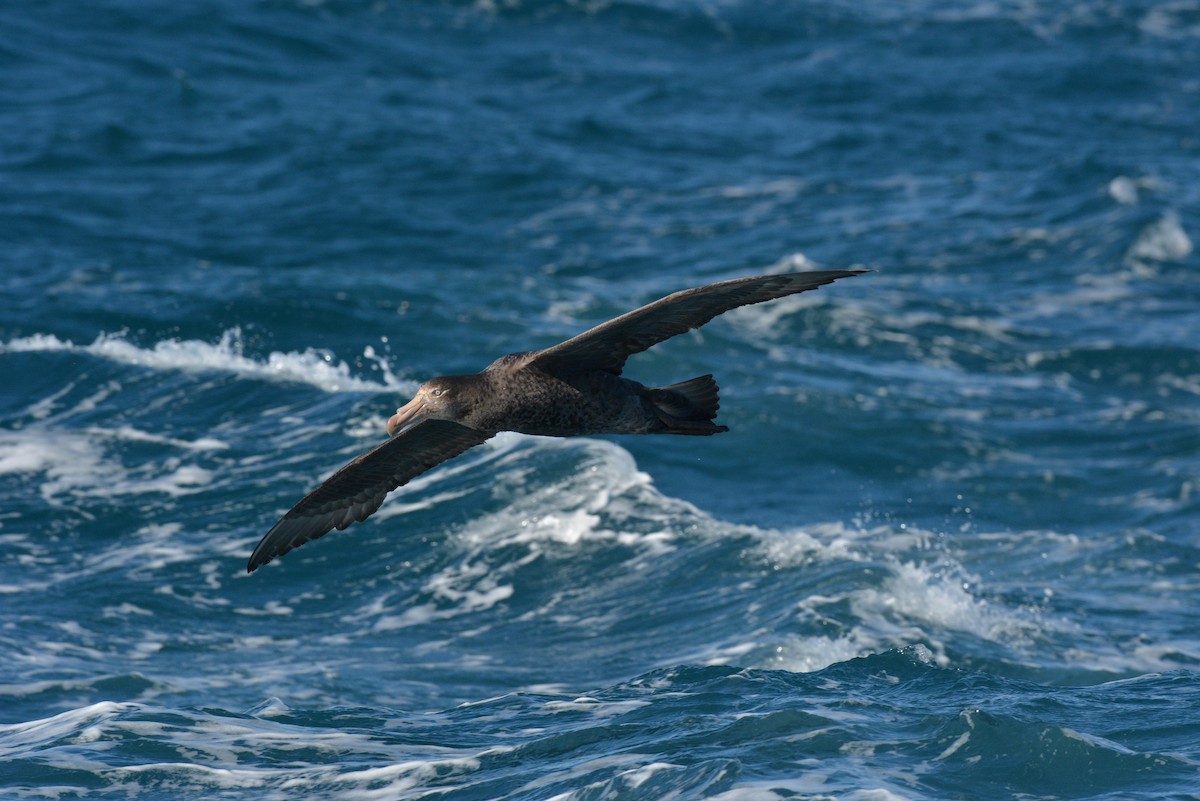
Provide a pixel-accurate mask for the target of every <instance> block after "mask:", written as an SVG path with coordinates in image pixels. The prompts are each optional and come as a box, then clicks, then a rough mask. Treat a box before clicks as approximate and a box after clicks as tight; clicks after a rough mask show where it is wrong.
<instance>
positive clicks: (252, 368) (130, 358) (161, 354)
mask: <svg viewBox="0 0 1200 801" xmlns="http://www.w3.org/2000/svg"><path fill="white" fill-rule="evenodd" d="M63 352H65V353H85V354H88V355H90V356H95V357H98V358H102V359H109V360H112V361H114V362H119V363H122V364H132V365H137V366H140V367H151V368H155V369H159V370H186V371H217V372H227V373H234V374H236V375H238V376H241V377H245V378H251V379H258V380H268V381H287V382H298V383H305V384H311V385H312V386H315V387H317V388H319V389H322V390H325V391H327V392H385V391H387V392H391V391H401V392H412V391H414V390H415V388H416V383H415V382H411V381H404V380H401V379H399V378H397V377H396V376H395V375H394V374H393V373H392V371H391V367H390V366H389V364H388V362H387V360H386V359H385V358H384V357H382V356H381V355H379V354H378V353H376V351H375V349H374V348H373V347H372V346H370V345H368V346H367V347H366V348H364V349H363V354H362V358H361V362H362V363H364V364H369V365H371V368H372V369H373V370H375V371H376V372H378V373H379V380H371V379H367V378H362V377H359V376H356V375H353V374H352V372H351V368H350V365H349V364H347V363H346V362H345V361H341V360H339V359H337V358H335V357H334V356H333V354H331V353H329V352H327V351H321V350H315V349H312V348H309V349H306V350H304V351H302V352H295V351H289V352H280V351H272V352H271V353H268V354H267V355H266V356H264V357H255V356H247V355H246V353H245V342H244V340H243V337H242V332H241V329H240V328H230V329H228V330H226V331H224V332H223V333H222V334H221V337H220V339H218V340H217V341H216V342H205V341H202V340H196V339H185V340H180V339H165V340H160V341H158V342H156V343H154V345H153V346H151V347H144V346H142V345H139V344H137V343H135V342H133V341H131V340H130V338H129V335H128V334H125V333H112V334H109V333H102V334H100V335H99V336H97V337H96V339H95V340H94V341H93V342H92V343H91V344H87V345H77V344H75V343H74V342H72V341H71V340H63V339H59V338H58V337H57V336H55V335H54V334H33V335H31V336H25V337H14V338H13V339H10V340H8V341H7V342H0V354H3V353H63Z"/></svg>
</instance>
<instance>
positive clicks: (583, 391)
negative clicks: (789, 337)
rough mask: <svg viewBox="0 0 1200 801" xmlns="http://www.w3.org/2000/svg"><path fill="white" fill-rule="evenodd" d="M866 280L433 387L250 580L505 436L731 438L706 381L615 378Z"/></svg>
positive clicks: (738, 288) (623, 324)
mask: <svg viewBox="0 0 1200 801" xmlns="http://www.w3.org/2000/svg"><path fill="white" fill-rule="evenodd" d="M862 272H864V271H863V270H824V271H817V272H807V273H788V274H784V275H764V276H758V277H755V278H738V279H734V280H732V281H722V282H720V283H717V284H709V285H708V286H702V287H698V288H696V289H688V290H684V291H682V292H676V293H675V294H673V295H668V296H667V297H665V298H663V299H662V300H658V301H655V302H654V303H651V304H649V305H647V306H643V307H641V308H640V309H637V310H635V311H631V312H629V313H628V314H623V315H621V316H620V317H617V318H615V319H612V320H609V321H608V322H607V323H604V324H602V325H598V326H596V327H595V328H592V329H591V330H589V331H585V332H584V333H582V334H580V335H579V336H576V337H573V338H571V339H568V340H567V341H566V342H563V343H560V344H558V345H555V346H554V347H551V348H547V349H545V350H539V351H531V352H528V353H512V354H509V355H508V356H502V357H500V358H499V359H497V360H496V361H494V362H493V363H492V364H490V365H488V367H487V368H486V369H484V370H483V371H482V372H479V373H475V374H473V375H458V376H442V377H440V378H434V379H431V380H429V381H427V382H425V383H424V384H422V385H421V387H420V389H418V390H417V394H416V396H415V397H414V398H413V399H412V400H411V401H409V402H408V403H406V404H405V405H404V406H402V407H400V408H399V409H397V410H396V414H395V415H394V416H393V417H392V418H391V419H390V420H389V421H388V433H389V434H391V435H393V438H392V439H390V440H388V441H387V442H384V443H383V444H382V445H380V446H379V447H377V448H375V449H374V450H372V451H369V452H368V453H365V454H363V455H362V456H359V457H358V458H357V459H355V460H354V461H352V462H350V464H348V465H346V466H345V467H343V468H342V469H341V470H339V471H338V472H336V473H334V474H333V475H332V476H331V477H330V478H329V479H328V480H326V481H325V482H324V483H323V484H321V486H319V487H317V488H316V489H315V490H313V491H312V492H310V493H309V494H308V495H306V496H305V497H304V499H303V500H301V501H300V502H299V503H297V504H296V505H295V506H294V507H292V509H291V511H289V512H288V513H287V514H285V515H284V516H283V517H282V518H281V519H280V520H279V522H278V523H276V524H275V525H274V526H273V527H272V528H271V530H270V531H268V532H267V534H266V536H264V537H263V538H262V540H261V541H260V542H259V543H258V547H256V548H255V549H254V553H253V554H252V555H251V556H250V562H249V564H248V565H247V567H246V570H247V572H251V573H252V572H254V570H256V569H257V568H258V567H259V566H261V565H264V564H266V563H267V562H269V561H271V560H272V559H274V558H275V557H277V556H282V555H283V554H285V553H287V552H288V551H290V550H292V549H293V548H296V547H298V546H300V545H303V544H304V543H305V542H308V541H309V540H313V539H316V538H317V537H320V536H322V535H324V534H325V533H327V532H329V531H331V530H332V529H334V528H337V529H344V528H346V527H347V526H349V525H350V524H351V523H353V522H355V521H359V520H364V519H365V518H367V517H368V516H369V515H371V514H372V513H373V512H374V511H375V510H376V509H378V508H379V505H380V504H381V503H383V499H384V497H386V496H387V494H388V493H389V492H391V491H392V490H394V489H396V488H397V487H399V486H401V485H403V484H406V483H407V482H409V481H410V480H412V479H413V478H415V477H416V476H419V475H420V474H421V473H424V472H425V471H426V470H429V469H431V468H433V467H434V466H435V465H438V464H440V463H441V462H444V461H445V460H447V459H450V458H452V457H454V456H457V455H458V454H460V453H462V452H463V451H465V450H467V449H468V448H471V447H474V446H475V445H478V444H480V443H481V442H484V441H485V440H487V439H488V438H490V437H492V436H494V435H495V434H496V433H497V432H500V431H518V432H521V433H524V434H538V435H543V436H552V437H567V436H575V435H591V434H687V435H693V436H707V435H710V434H718V433H720V432H722V431H728V430H729V429H728V428H726V427H725V426H723V425H717V424H716V423H714V422H713V418H715V417H716V415H717V409H718V408H719V406H720V401H719V397H718V387H717V384H716V382H715V381H714V380H713V377H712V376H711V375H705V376H700V377H698V378H693V379H690V380H688V381H682V382H680V383H678V384H671V385H669V386H665V387H646V386H644V385H642V384H639V383H638V382H636V381H631V380H630V379H628V378H623V377H622V376H621V371H622V370H623V369H624V367H625V361H626V360H627V359H628V358H629V357H630V356H632V355H633V354H635V353H640V352H641V351H644V350H646V349H647V348H649V347H651V346H653V345H656V344H658V343H659V342H662V341H663V340H665V339H669V338H671V337H673V336H675V335H677V334H682V333H683V332H685V331H688V330H690V329H693V328H699V327H700V326H702V325H704V324H705V323H707V322H708V321H709V320H711V319H712V318H714V317H716V316H717V315H718V314H721V313H723V312H727V311H729V310H730V309H734V308H737V307H739V306H746V305H749V304H752V303H762V302H764V301H768V300H774V299H775V298H781V297H784V296H785V295H794V294H796V293H798V292H804V291H807V290H809V289H816V288H817V287H819V286H823V285H824V284H829V283H832V282H833V281H836V280H837V279H839V278H846V277H848V276H852V275H858V274H860V273H862Z"/></svg>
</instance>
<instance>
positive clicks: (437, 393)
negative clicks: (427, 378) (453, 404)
mask: <svg viewBox="0 0 1200 801" xmlns="http://www.w3.org/2000/svg"><path fill="white" fill-rule="evenodd" d="M445 391H446V390H444V389H435V390H434V391H433V397H435V398H440V397H442V394H443V393H444V392H445Z"/></svg>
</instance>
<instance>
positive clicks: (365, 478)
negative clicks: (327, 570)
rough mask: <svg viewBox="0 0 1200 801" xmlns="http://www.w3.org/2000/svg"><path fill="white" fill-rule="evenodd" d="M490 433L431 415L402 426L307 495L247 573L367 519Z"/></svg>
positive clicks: (277, 527)
mask: <svg viewBox="0 0 1200 801" xmlns="http://www.w3.org/2000/svg"><path fill="white" fill-rule="evenodd" d="M491 436H492V435H491V434H489V433H487V432H486V431H476V430H475V429H473V428H467V427H466V426H462V425H459V424H458V423H454V422H450V421H447V420H426V421H424V422H421V423H418V424H417V425H415V426H412V427H411V428H408V429H406V430H404V431H401V432H400V433H399V434H397V435H396V436H395V437H393V438H392V439H389V440H388V441H387V442H385V443H383V444H382V445H380V446H379V447H377V448H375V449H374V450H371V451H368V452H366V453H364V454H363V455H362V456H359V457H358V458H357V459H355V460H354V461H353V462H350V464H348V465H346V466H345V467H343V468H342V469H341V470H339V471H337V472H336V473H334V474H333V475H332V476H330V477H329V478H328V479H327V480H326V481H325V483H323V484H322V485H321V486H319V487H317V488H316V489H315V490H313V491H312V492H310V493H308V495H305V496H304V499H303V500H301V501H300V502H299V503H298V504H296V505H295V506H293V507H292V509H291V511H289V512H288V513H287V514H285V515H284V516H283V517H282V518H280V519H279V522H278V523H276V524H275V525H274V526H272V527H271V530H270V531H268V532H267V534H266V536H264V537H263V538H262V539H261V540H260V541H259V543H258V547H256V548H255V549H254V553H253V554H251V556H250V562H249V563H248V564H247V565H246V572H247V573H253V572H254V571H255V570H257V569H258V568H259V567H260V566H262V565H265V564H266V563H267V562H270V561H271V560H272V559H274V558H275V557H277V556H283V555H284V554H285V553H287V552H288V551H290V550H292V549H293V548H298V547H299V546H301V545H303V544H304V543H306V542H308V541H309V540H315V539H316V538H317V537H320V536H322V535H324V534H326V533H328V532H329V531H331V530H333V529H335V528H336V529H344V528H346V526H348V525H350V524H351V523H354V522H356V521H359V520H365V519H366V518H367V517H369V516H370V515H371V514H373V513H374V512H375V510H376V509H378V508H379V505H380V504H381V503H383V499H384V497H385V496H386V495H387V494H388V493H389V492H391V491H392V490H394V489H396V487H399V486H401V485H403V484H407V483H408V482H409V481H411V480H412V479H414V478H416V477H417V476H419V475H421V474H422V473H424V472H425V471H426V470H430V469H432V468H433V467H435V466H436V465H439V464H441V463H442V462H444V461H446V460H447V459H449V458H451V457H454V456H457V455H458V454H460V453H462V452H463V451H465V450H467V449H468V448H472V447H474V446H476V445H478V444H479V443H481V442H483V441H484V440H486V439H488V438H489V437H491Z"/></svg>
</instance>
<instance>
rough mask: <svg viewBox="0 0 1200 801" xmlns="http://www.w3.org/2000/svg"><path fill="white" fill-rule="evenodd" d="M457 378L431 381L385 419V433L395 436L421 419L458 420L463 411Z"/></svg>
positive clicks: (463, 398)
mask: <svg viewBox="0 0 1200 801" xmlns="http://www.w3.org/2000/svg"><path fill="white" fill-rule="evenodd" d="M459 379H460V376H441V377H439V378H431V379H429V380H428V381H426V382H425V383H424V384H422V385H421V387H420V389H418V390H417V394H416V395H414V396H413V399H412V400H410V401H409V402H408V403H406V404H404V405H403V406H401V407H400V408H399V409H397V410H396V413H395V414H394V415H392V418H391V419H390V420H388V424H387V432H388V434H390V435H391V436H395V435H396V434H397V433H399V432H400V430H401V429H403V428H404V427H405V426H408V425H410V424H413V423H416V422H419V421H421V420H430V419H432V420H458V419H459V418H460V417H461V416H462V414H463V412H464V410H465V409H466V398H465V397H463V395H464V394H465V393H463V392H462V382H461V381H460V380H459Z"/></svg>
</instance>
